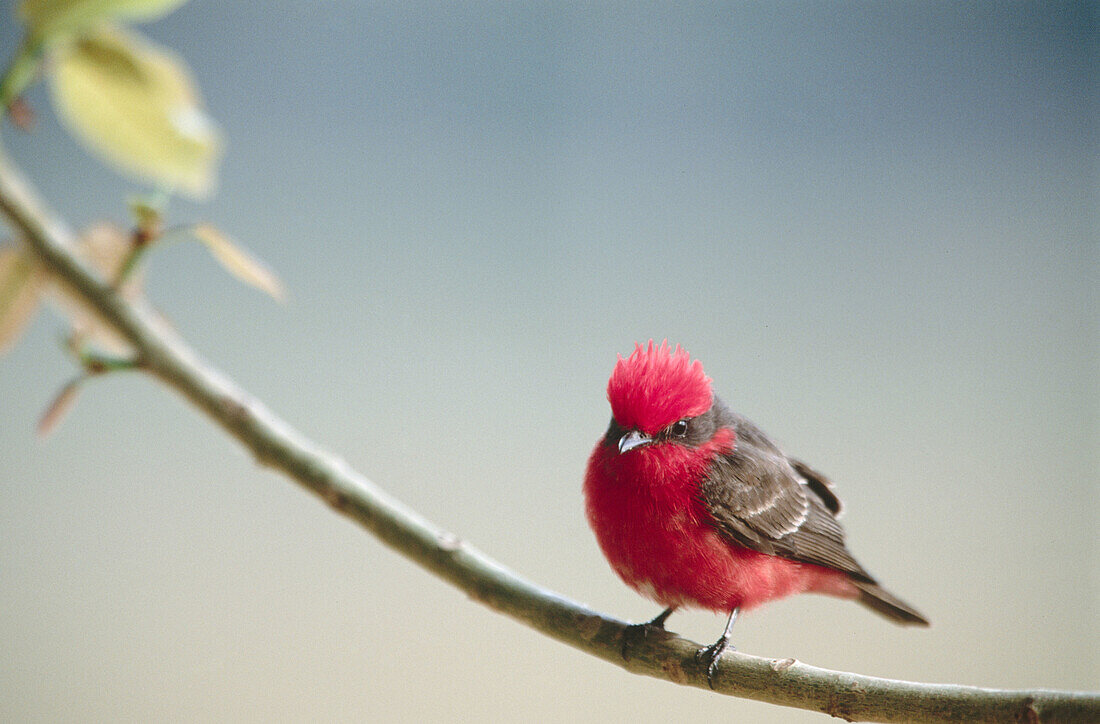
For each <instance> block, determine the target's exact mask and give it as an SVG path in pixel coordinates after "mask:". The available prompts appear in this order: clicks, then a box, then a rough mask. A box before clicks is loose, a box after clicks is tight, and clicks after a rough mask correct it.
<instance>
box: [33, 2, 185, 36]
mask: <svg viewBox="0 0 1100 724" xmlns="http://www.w3.org/2000/svg"><path fill="white" fill-rule="evenodd" d="M186 1H187V0H23V2H21V3H19V17H21V18H22V19H23V22H25V23H26V24H27V29H28V31H29V32H30V33H31V34H32V35H36V36H38V37H46V36H48V35H52V34H53V33H56V32H59V31H65V30H76V29H79V28H82V27H86V26H88V25H90V24H92V23H94V22H97V21H100V20H113V19H120V20H121V19H127V20H155V19H157V18H159V17H161V16H162V15H167V14H168V13H170V12H172V11H173V10H175V9H176V8H178V7H179V6H180V5H183V3H185V2H186Z"/></svg>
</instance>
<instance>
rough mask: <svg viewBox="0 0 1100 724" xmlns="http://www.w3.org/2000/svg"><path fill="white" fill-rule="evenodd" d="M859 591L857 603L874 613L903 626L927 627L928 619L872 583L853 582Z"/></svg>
mask: <svg viewBox="0 0 1100 724" xmlns="http://www.w3.org/2000/svg"><path fill="white" fill-rule="evenodd" d="M852 583H854V584H855V586H856V588H858V589H859V602H860V603H862V604H863V605H864V606H866V607H867V608H869V609H871V610H872V611H874V612H875V613H878V614H881V615H883V616H885V617H886V618H888V619H890V620H891V621H894V622H895V623H900V624H902V625H903V626H927V625H928V619H926V618H925V617H924V616H922V615H920V614H919V613H918V612H917V610H916V609H915V608H913V607H912V606H910V605H909V604H908V603H906V602H905V601H902V600H901V599H900V598H898V597H897V596H895V595H894V594H892V593H890V592H889V591H887V590H886V589H885V588H883V587H882V586H880V585H878V584H877V583H875V582H873V581H856V580H853V581H852Z"/></svg>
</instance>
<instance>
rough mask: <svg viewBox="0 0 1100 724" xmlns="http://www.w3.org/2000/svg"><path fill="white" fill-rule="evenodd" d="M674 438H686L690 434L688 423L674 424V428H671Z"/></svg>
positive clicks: (682, 421) (681, 421) (685, 421)
mask: <svg viewBox="0 0 1100 724" xmlns="http://www.w3.org/2000/svg"><path fill="white" fill-rule="evenodd" d="M669 431H670V432H671V433H672V436H673V437H684V436H685V435H687V434H688V421H687V420H680V421H679V422H674V423H672V427H670V428H669Z"/></svg>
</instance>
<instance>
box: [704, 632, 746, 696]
mask: <svg viewBox="0 0 1100 724" xmlns="http://www.w3.org/2000/svg"><path fill="white" fill-rule="evenodd" d="M727 649H728V650H730V651H736V650H737V649H736V648H735V647H733V646H730V640H729V639H728V638H727V637H725V636H723V637H722V638H720V639H718V640H717V641H715V642H714V643H712V644H711V645H710V646H704V647H703V648H701V649H699V650H698V651H696V652H695V660H696V661H697V662H698V663H699V664H700V665H701V666H702V665H705V666H706V667H707V684H708V685H709V686H710V688H711V689H713V688H714V672H715V671H717V670H718V659H720V658H722V654H723V653H724V652H725V651H726V650H727Z"/></svg>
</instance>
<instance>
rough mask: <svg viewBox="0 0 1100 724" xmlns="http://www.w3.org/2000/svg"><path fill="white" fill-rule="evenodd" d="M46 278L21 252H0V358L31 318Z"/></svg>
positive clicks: (22, 251)
mask: <svg viewBox="0 0 1100 724" xmlns="http://www.w3.org/2000/svg"><path fill="white" fill-rule="evenodd" d="M45 284H46V277H45V275H44V274H42V272H41V271H39V270H38V268H37V267H36V266H35V264H34V262H33V261H32V260H31V258H30V257H29V256H28V253H27V251H26V250H24V249H18V248H14V247H12V248H8V249H0V354H3V353H5V352H7V351H8V349H10V348H11V346H12V345H14V344H15V341H16V340H17V339H19V336H20V334H22V332H23V330H24V329H25V328H26V326H27V323H28V322H30V321H31V319H32V318H33V317H34V313H35V311H36V310H37V309H38V303H39V301H40V300H41V291H42V288H43V287H44V286H45Z"/></svg>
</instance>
